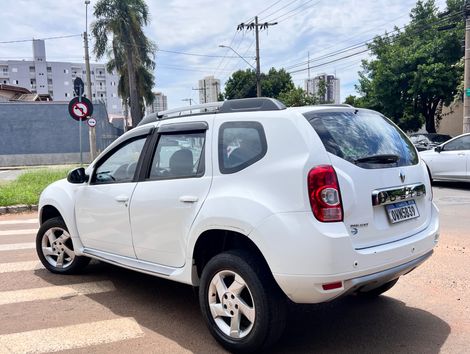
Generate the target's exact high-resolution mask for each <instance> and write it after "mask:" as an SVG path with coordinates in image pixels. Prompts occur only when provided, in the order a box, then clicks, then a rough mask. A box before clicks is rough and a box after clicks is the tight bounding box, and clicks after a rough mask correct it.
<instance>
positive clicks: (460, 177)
mask: <svg viewBox="0 0 470 354" xmlns="http://www.w3.org/2000/svg"><path fill="white" fill-rule="evenodd" d="M419 154H420V155H421V158H422V159H423V160H424V162H425V163H426V165H427V166H428V171H429V176H430V177H431V179H432V180H441V181H462V182H467V181H470V133H467V134H462V135H459V136H457V137H455V138H453V139H451V140H449V141H447V142H445V143H443V144H441V145H439V146H436V147H435V148H434V149H432V150H427V151H421V152H420V153H419Z"/></svg>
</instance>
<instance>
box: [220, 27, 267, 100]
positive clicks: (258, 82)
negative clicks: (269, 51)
mask: <svg viewBox="0 0 470 354" xmlns="http://www.w3.org/2000/svg"><path fill="white" fill-rule="evenodd" d="M256 37H257V38H258V35H256ZM219 47H220V48H228V49H230V50H231V51H232V52H234V53H235V54H236V55H237V56H238V57H239V58H240V59H242V60H243V61H244V62H245V63H247V64H248V65H249V66H250V67H251V68H252V69H253V70H254V71H255V73H256V96H257V97H261V80H260V79H261V75H260V72H259V70H260V67H259V60H258V58H259V55H258V54H259V52H257V54H256V68H255V67H254V66H253V65H251V64H250V63H249V62H248V61H247V60H246V59H245V58H243V57H242V56H241V55H240V54H239V53H238V52H237V51H236V50H235V49H233V48H232V47H230V46H228V45H223V44H220V45H219Z"/></svg>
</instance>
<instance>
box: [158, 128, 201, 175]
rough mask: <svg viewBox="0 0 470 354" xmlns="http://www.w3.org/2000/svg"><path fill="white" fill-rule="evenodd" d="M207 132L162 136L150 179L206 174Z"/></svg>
mask: <svg viewBox="0 0 470 354" xmlns="http://www.w3.org/2000/svg"><path fill="white" fill-rule="evenodd" d="M204 143H205V132H195V133H178V134H162V135H160V138H159V139H158V143H157V147H156V150H155V154H154V156H153V161H152V165H151V168H150V177H149V178H150V179H169V178H189V177H200V176H202V175H203V174H204Z"/></svg>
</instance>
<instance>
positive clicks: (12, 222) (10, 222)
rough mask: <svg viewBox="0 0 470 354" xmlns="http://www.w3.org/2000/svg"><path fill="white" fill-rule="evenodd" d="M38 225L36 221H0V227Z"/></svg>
mask: <svg viewBox="0 0 470 354" xmlns="http://www.w3.org/2000/svg"><path fill="white" fill-rule="evenodd" d="M19 224H38V225H39V221H38V219H15V220H1V221H0V225H19Z"/></svg>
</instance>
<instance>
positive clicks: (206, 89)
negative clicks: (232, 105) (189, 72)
mask: <svg viewBox="0 0 470 354" xmlns="http://www.w3.org/2000/svg"><path fill="white" fill-rule="evenodd" d="M198 90H199V103H209V102H217V101H218V98H219V93H220V80H219V79H216V78H214V76H212V75H211V76H206V77H205V78H204V79H202V80H199V88H198Z"/></svg>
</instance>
